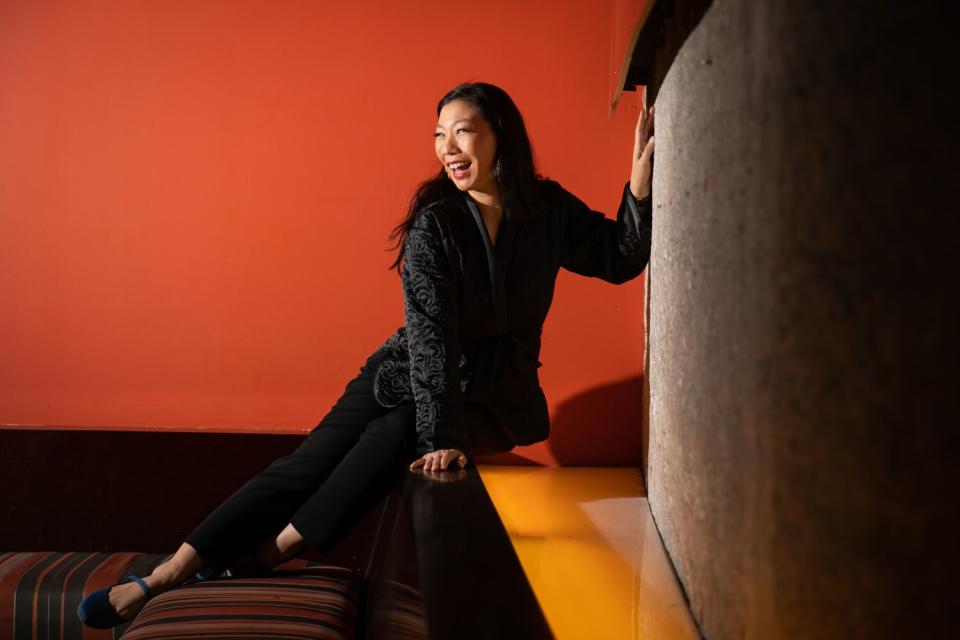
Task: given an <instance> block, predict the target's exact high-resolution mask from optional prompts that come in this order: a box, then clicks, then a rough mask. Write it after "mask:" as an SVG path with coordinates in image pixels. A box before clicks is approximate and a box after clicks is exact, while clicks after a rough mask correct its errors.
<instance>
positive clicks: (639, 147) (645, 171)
mask: <svg viewBox="0 0 960 640" xmlns="http://www.w3.org/2000/svg"><path fill="white" fill-rule="evenodd" d="M649 116H650V117H647V112H646V110H645V109H643V108H642V107H641V109H640V118H639V119H638V120H637V128H636V129H635V130H634V137H633V163H632V166H631V167H630V192H631V193H632V194H633V197H634V198H645V197H647V196H648V195H650V189H651V183H652V182H653V162H652V158H653V107H650V114H649Z"/></svg>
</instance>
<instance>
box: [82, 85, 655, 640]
mask: <svg viewBox="0 0 960 640" xmlns="http://www.w3.org/2000/svg"><path fill="white" fill-rule="evenodd" d="M437 116H438V119H437V126H436V131H435V133H434V139H435V151H436V155H437V160H438V161H439V162H440V164H441V168H440V171H439V173H438V175H437V176H436V177H434V178H432V179H430V180H427V181H426V182H424V183H423V184H421V185H420V187H419V189H418V190H417V192H416V193H415V195H414V197H413V199H412V201H411V204H410V208H409V211H408V215H407V218H406V219H405V221H404V222H403V223H401V224H400V225H398V226H397V227H396V228H395V229H394V231H393V234H391V237H392V238H393V237H395V238H397V247H399V249H400V251H399V255H398V256H397V260H396V261H395V262H394V263H393V265H391V266H392V267H396V268H397V269H398V271H399V272H400V275H401V283H402V289H403V296H404V306H405V321H406V322H405V325H404V326H403V327H401V328H399V329H398V330H397V331H396V332H395V333H394V334H393V335H392V336H390V338H388V339H387V341H386V342H384V343H383V344H382V345H381V346H380V347H379V348H378V349H377V350H376V351H374V353H373V354H372V355H371V356H370V357H369V358H368V359H367V361H366V363H365V364H364V365H363V367H361V369H360V373H359V374H358V375H357V376H356V377H355V378H354V379H353V380H351V381H350V382H349V383H348V385H347V387H346V389H345V391H344V393H343V395H342V396H341V397H340V399H339V400H338V401H337V403H336V404H335V405H334V407H333V408H332V409H331V410H330V412H329V413H328V414H327V415H326V416H325V417H324V418H323V420H322V421H321V422H320V424H319V425H317V426H316V427H315V428H314V429H313V430H312V431H311V432H310V434H309V435H308V436H307V438H306V439H305V440H304V442H303V443H302V444H301V445H300V446H299V447H298V448H297V450H296V451H294V452H293V453H292V454H290V455H288V456H284V457H282V458H279V459H277V460H275V461H274V462H273V463H272V464H271V465H270V466H269V467H268V468H267V469H265V470H264V471H263V472H262V473H260V474H259V475H257V476H255V477H254V478H253V479H251V480H250V481H248V482H247V483H246V484H245V485H244V486H242V487H241V488H240V489H239V490H238V491H237V492H236V493H234V494H233V495H232V496H231V497H230V498H228V499H227V500H226V501H225V502H224V503H223V504H221V505H220V506H219V507H218V508H217V509H216V510H214V512H213V513H211V514H210V515H209V516H208V517H207V518H206V519H205V520H204V521H203V522H202V523H201V524H200V525H199V526H198V527H197V528H196V529H195V530H194V531H193V532H192V533H191V534H190V535H189V536H188V537H187V539H186V541H185V542H184V543H183V544H182V545H181V546H180V548H179V549H178V550H177V552H176V553H175V554H174V555H173V556H172V557H171V558H170V559H168V560H167V561H165V562H164V563H162V564H160V565H159V566H157V568H156V569H154V571H153V573H152V574H151V575H149V576H147V577H146V578H143V579H141V578H139V577H136V576H130V577H131V582H127V583H123V584H118V585H114V586H112V587H108V588H105V589H100V590H99V591H96V592H94V593H92V594H91V595H90V596H88V597H87V598H86V599H85V600H84V602H83V603H82V604H81V605H80V609H79V611H78V613H79V615H80V617H81V619H83V621H84V622H85V623H86V624H88V625H91V626H98V627H109V626H115V625H117V624H120V623H122V622H124V621H125V620H128V619H130V618H132V617H133V616H134V615H136V613H137V612H138V611H139V609H140V608H141V607H142V606H143V604H144V602H146V600H147V599H148V598H149V597H151V596H152V595H155V594H157V593H160V592H163V591H166V590H168V589H171V588H173V587H175V586H177V585H179V584H181V583H182V582H184V581H185V580H187V579H188V578H190V577H192V576H194V575H195V574H196V573H197V572H198V571H200V570H201V569H204V570H205V571H206V572H208V573H207V575H217V574H219V573H220V572H221V571H222V570H223V569H224V568H225V567H229V566H235V564H234V563H236V562H238V561H239V560H240V559H241V558H243V557H244V556H247V555H249V554H250V553H251V551H252V552H253V559H254V560H255V562H256V564H257V565H258V566H259V567H260V568H263V569H269V568H272V567H274V566H276V565H277V564H280V563H281V562H283V561H285V560H287V559H289V558H291V557H293V556H295V555H296V554H297V553H298V552H299V551H300V550H301V549H302V548H303V546H304V545H305V544H312V545H318V544H320V543H321V542H322V541H323V540H324V539H325V537H326V536H327V535H328V534H329V533H330V531H331V530H332V528H333V526H334V525H335V524H336V522H337V521H338V519H339V518H340V517H341V516H342V515H343V514H344V512H345V511H346V510H347V507H348V506H349V503H350V501H351V500H352V499H353V498H354V497H355V496H356V495H357V494H358V493H359V492H360V491H361V490H362V489H363V488H364V487H366V486H367V485H368V484H369V483H370V481H371V480H372V478H373V476H374V475H375V474H376V472H377V470H378V469H379V468H382V467H383V465H385V464H387V463H388V462H389V461H390V460H392V459H395V458H396V456H398V455H401V456H404V457H405V459H406V460H411V459H412V460H413V462H412V463H411V464H410V470H423V471H424V472H428V473H432V472H439V471H443V470H446V469H447V468H448V467H449V466H450V465H451V464H454V463H456V464H457V465H459V466H460V467H461V468H462V467H464V466H466V464H467V462H468V457H469V456H471V455H477V454H481V453H491V452H498V451H508V450H510V449H511V448H513V446H515V445H518V444H530V443H532V442H538V441H541V440H544V439H545V438H546V437H547V435H548V432H549V415H548V413H547V404H546V399H545V398H544V395H543V391H542V389H541V387H540V383H539V378H538V374H537V368H538V367H539V366H540V362H539V360H538V359H537V357H538V355H539V353H540V332H541V328H542V326H543V322H544V319H545V318H546V314H547V310H548V309H549V307H550V303H551V301H552V297H553V286H554V282H555V279H556V275H557V273H558V271H559V269H560V268H561V267H563V268H566V269H568V270H570V271H573V272H575V273H579V274H582V275H586V276H593V277H598V278H602V279H604V280H606V281H608V282H613V283H620V282H625V281H627V280H630V279H632V278H634V277H636V276H637V275H639V274H640V273H641V272H642V270H643V269H644V268H645V267H646V264H647V261H648V258H649V254H650V227H651V208H650V183H651V173H652V171H651V156H652V154H653V147H654V142H653V137H652V136H651V129H652V122H653V108H652V107H651V108H650V111H649V116H648V114H647V113H646V112H645V111H644V110H641V114H640V118H639V120H638V122H637V126H636V130H635V139H634V152H633V157H632V167H631V173H630V181H629V182H628V183H627V184H626V185H625V186H624V190H623V194H622V199H621V204H620V208H619V210H618V212H617V220H616V222H614V221H612V220H608V219H607V218H606V217H605V216H604V215H603V214H602V213H599V212H596V211H591V210H590V209H589V208H588V207H587V206H586V205H585V204H584V203H583V202H581V201H580V200H579V199H577V198H576V197H575V196H573V195H572V194H570V193H569V192H567V191H566V190H564V189H563V188H562V187H561V186H560V185H559V184H558V183H556V182H554V181H552V180H549V179H544V178H541V177H540V176H539V175H538V174H537V173H536V171H535V168H534V162H533V153H532V150H531V146H530V141H529V139H528V138H527V133H526V128H525V126H524V124H523V119H522V117H521V115H520V112H519V111H518V110H517V108H516V106H515V105H514V103H513V101H512V100H511V99H510V97H509V96H508V95H507V94H506V93H505V92H504V91H503V90H502V89H500V88H498V87H496V86H494V85H491V84H487V83H482V82H478V83H467V84H462V85H460V86H457V87H456V88H454V89H453V90H451V91H450V92H448V93H447V94H446V95H445V96H444V97H443V98H442V99H441V100H440V102H439V104H438V105H437ZM278 530H279V533H278V532H277V531H278ZM198 577H201V578H202V577H204V574H202V573H201V574H200V575H198Z"/></svg>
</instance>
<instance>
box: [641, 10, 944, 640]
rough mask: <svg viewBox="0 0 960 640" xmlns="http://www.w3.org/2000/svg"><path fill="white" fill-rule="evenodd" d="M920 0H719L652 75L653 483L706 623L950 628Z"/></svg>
mask: <svg viewBox="0 0 960 640" xmlns="http://www.w3.org/2000/svg"><path fill="white" fill-rule="evenodd" d="M944 4H945V3H944ZM935 6H936V4H935V3H924V2H917V3H900V4H899V5H897V6H895V7H886V6H884V3H877V2H863V1H856V2H819V3H816V2H788V1H786V0H771V1H766V0H764V1H763V2H757V1H755V0H716V1H715V2H713V4H712V6H711V7H710V9H709V10H708V11H707V13H706V14H705V15H704V17H703V19H702V21H701V22H700V24H699V25H698V27H697V28H696V29H695V30H694V31H693V33H692V34H691V35H690V37H689V38H688V40H687V41H686V43H685V44H684V45H683V47H682V48H681V49H680V51H679V54H678V55H677V57H676V59H675V60H674V61H673V64H672V66H671V67H670V70H669V72H668V73H667V75H666V77H665V79H664V82H663V85H662V86H661V87H660V90H659V94H658V96H657V100H656V132H655V135H656V140H657V147H656V149H657V150H656V158H655V172H654V173H655V175H654V185H653V193H654V206H655V209H654V216H655V222H654V237H653V257H652V261H651V266H650V281H651V290H650V334H649V341H650V355H649V358H650V364H649V367H650V370H649V384H650V424H649V430H650V432H649V451H648V456H647V479H648V484H649V498H650V503H651V507H652V509H653V513H654V517H655V519H656V521H657V524H658V527H659V529H660V531H661V534H662V535H663V538H664V540H665V543H666V545H667V548H668V551H669V552H670V554H671V556H672V558H673V561H674V563H675V566H676V568H677V571H678V574H679V576H680V579H681V581H682V583H683V585H684V588H685V590H686V592H687V594H688V596H689V598H690V601H691V607H692V611H693V613H694V616H695V618H696V619H697V620H698V622H699V624H700V626H701V629H702V631H703V633H704V635H705V637H707V638H709V639H711V640H719V639H727V638H730V639H732V638H759V639H763V640H768V639H774V638H790V639H797V638H818V639H819V638H843V639H844V640H848V639H850V638H870V639H875V638H887V637H889V638H908V637H909V638H914V637H916V638H926V637H946V636H941V635H938V634H939V631H938V629H939V628H940V627H939V625H940V624H942V623H943V622H944V621H945V620H946V619H947V618H946V614H947V612H948V611H957V610H960V606H958V605H960V602H958V598H957V594H958V593H960V589H958V588H957V587H956V586H955V585H954V584H953V582H952V580H953V576H954V575H955V574H956V572H957V568H958V565H957V554H956V551H955V547H956V544H957V542H956V538H957V537H958V536H957V533H956V525H957V507H956V504H957V502H958V496H957V491H956V488H955V487H956V486H957V485H958V482H960V481H958V477H957V473H956V470H957V468H958V465H957V462H956V455H957V436H956V433H957V426H958V422H960V420H958V416H960V406H958V405H960V403H958V396H960V388H958V386H960V385H958V380H960V376H958V375H957V373H958V372H957V364H956V363H957V361H958V349H957V343H958V341H957V334H958V333H960V319H958V316H957V313H956V309H955V307H956V304H955V298H956V296H957V289H958V287H957V285H956V282H955V273H956V270H957V269H956V267H955V266H954V262H955V261H956V260H957V258H958V257H960V245H958V237H960V234H958V232H957V224H956V222H955V218H956V213H957V205H956V204H955V202H951V200H950V196H952V195H953V194H952V193H951V192H950V188H951V187H953V185H954V184H958V183H960V180H958V179H957V178H956V176H957V174H958V171H957V169H956V165H955V161H954V159H953V156H954V155H955V153H956V147H955V146H954V145H953V139H954V138H955V137H956V136H955V135H954V132H955V131H956V128H957V127H956V121H957V118H958V117H960V113H958V112H949V111H948V109H947V98H946V95H947V94H948V93H949V91H950V90H951V87H950V86H949V85H950V84H951V83H953V82H954V81H953V80H950V79H949V78H950V77H951V74H950V73H947V70H945V69H944V67H945V66H947V61H948V60H950V59H952V57H953V56H952V54H949V55H948V52H947V51H946V48H947V47H946V44H947V40H946V39H945V38H942V35H941V32H940V29H939V28H938V27H939V26H940V25H945V24H947V19H946V16H945V15H943V14H942V12H941V11H940V10H939V9H938V8H934V7H935ZM938 14H939V15H938Z"/></svg>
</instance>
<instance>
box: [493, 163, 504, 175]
mask: <svg viewBox="0 0 960 640" xmlns="http://www.w3.org/2000/svg"><path fill="white" fill-rule="evenodd" d="M493 176H494V177H495V178H496V179H497V180H499V179H500V178H501V177H502V176H503V158H497V164H495V165H494V167H493Z"/></svg>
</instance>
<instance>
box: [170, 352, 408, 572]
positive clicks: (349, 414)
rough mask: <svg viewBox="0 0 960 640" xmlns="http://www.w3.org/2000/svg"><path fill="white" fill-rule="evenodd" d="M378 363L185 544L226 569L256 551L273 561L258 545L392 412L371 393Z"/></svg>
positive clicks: (368, 364) (273, 535)
mask: <svg viewBox="0 0 960 640" xmlns="http://www.w3.org/2000/svg"><path fill="white" fill-rule="evenodd" d="M377 363H378V359H377V358H376V357H375V356H372V357H371V358H370V359H368V360H367V362H366V364H364V366H363V367H361V369H360V373H359V374H358V375H357V376H356V377H355V378H354V379H353V380H351V381H350V382H349V383H348V384H347V386H346V389H345V390H344V393H343V395H341V397H340V398H339V400H337V402H336V404H335V405H334V406H333V408H332V409H331V410H330V411H329V413H327V415H326V416H325V417H324V418H323V420H322V421H321V422H320V424H318V425H317V426H316V427H315V428H314V429H313V430H312V431H311V432H310V434H309V435H308V436H307V437H306V439H305V440H304V441H303V442H302V443H301V444H300V446H299V447H297V449H296V450H295V451H294V452H293V453H291V454H289V455H286V456H283V457H281V458H278V459H276V460H274V461H273V462H272V463H271V464H270V465H269V466H268V467H267V468H266V469H264V470H263V471H262V472H261V473H259V474H258V475H256V476H254V477H253V478H251V479H250V480H249V481H247V482H246V483H245V484H244V485H243V486H242V487H240V489H238V490H237V491H236V492H234V494H233V495H231V496H230V497H229V498H227V500H226V501H224V502H223V503H222V504H221V505H220V506H219V507H217V508H216V509H215V510H214V511H213V512H212V513H211V514H210V515H208V516H207V517H206V518H205V519H204V520H203V522H201V523H200V524H199V525H198V526H197V527H196V528H195V529H194V530H193V532H191V533H190V535H188V536H187V538H186V542H187V543H188V544H189V545H190V546H192V547H193V548H194V549H196V551H197V552H198V553H199V554H200V556H201V558H202V559H203V564H204V566H208V565H209V566H215V567H219V568H225V567H228V566H230V565H231V564H233V563H234V562H235V561H237V560H238V559H240V558H241V557H243V556H246V555H249V554H251V553H254V551H255V550H256V551H257V552H258V555H261V556H262V558H263V559H264V560H269V558H268V557H267V556H268V555H269V554H268V553H266V551H268V550H267V549H260V548H258V545H261V543H264V540H269V539H271V538H272V539H273V540H276V539H277V532H278V531H280V530H281V529H284V527H285V526H286V525H287V524H288V523H289V522H290V517H291V516H292V515H293V514H294V513H295V512H296V511H297V509H299V508H300V506H301V505H302V504H303V503H304V501H306V500H307V499H308V498H309V497H310V496H311V495H312V494H313V493H314V492H315V491H316V490H317V487H318V486H320V485H321V483H324V481H325V480H326V478H327V477H328V476H329V475H330V474H331V472H333V470H334V469H335V468H336V467H337V465H338V464H339V463H340V461H341V460H342V459H343V458H344V456H346V455H347V453H348V452H349V451H350V450H351V448H352V447H353V446H354V445H355V444H356V443H357V442H358V440H360V438H361V433H362V432H363V431H364V429H365V428H366V427H367V425H368V424H369V423H370V422H371V421H373V420H375V419H376V418H378V417H379V416H381V415H383V414H384V413H385V412H388V411H390V410H389V409H386V408H384V407H382V406H380V405H379V404H378V403H377V402H376V400H375V399H374V396H373V374H374V372H375V370H376V365H377ZM284 531H287V534H288V535H289V533H290V532H289V531H288V530H286V529H284Z"/></svg>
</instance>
